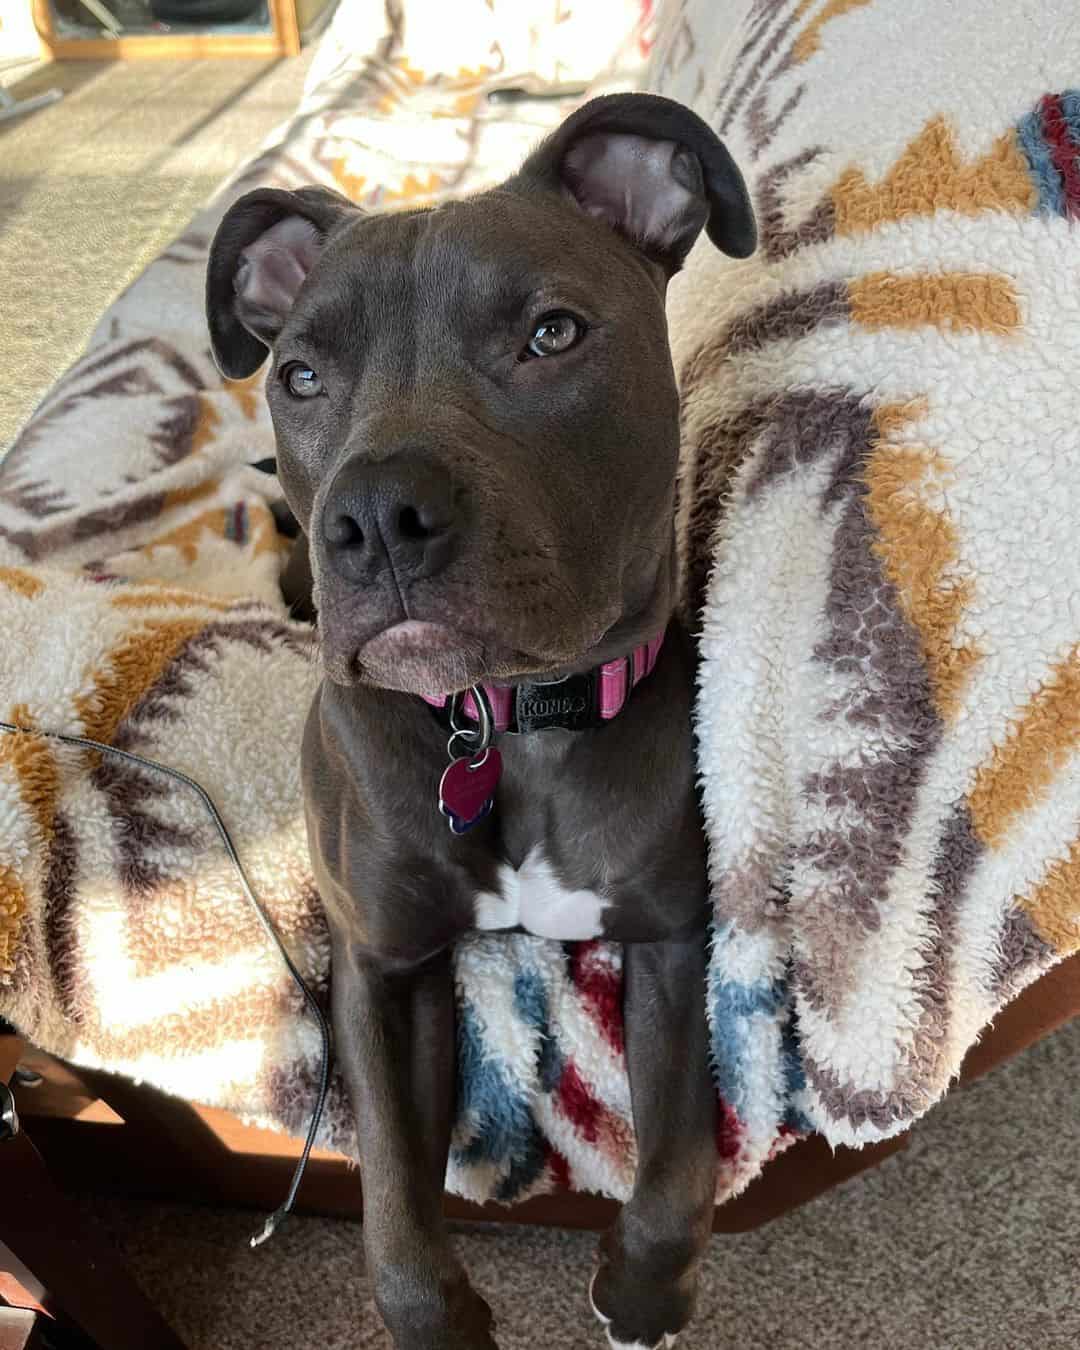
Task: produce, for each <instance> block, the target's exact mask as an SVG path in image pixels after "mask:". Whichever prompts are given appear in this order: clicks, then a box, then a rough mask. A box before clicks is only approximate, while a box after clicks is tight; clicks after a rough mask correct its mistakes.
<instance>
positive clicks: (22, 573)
mask: <svg viewBox="0 0 1080 1350" xmlns="http://www.w3.org/2000/svg"><path fill="white" fill-rule="evenodd" d="M0 586H3V587H5V588H6V589H7V590H9V591H14V592H15V593H16V595H22V596H25V597H26V599H27V600H33V599H34V598H35V597H36V596H39V595H40V594H41V593H42V591H43V590H44V589H45V583H44V582H43V581H42V580H41V578H40V577H36V576H34V574H33V572H27V571H26V570H25V569H24V568H22V567H0Z"/></svg>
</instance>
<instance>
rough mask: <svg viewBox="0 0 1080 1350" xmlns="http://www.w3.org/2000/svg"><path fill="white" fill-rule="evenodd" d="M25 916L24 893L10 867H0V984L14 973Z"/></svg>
mask: <svg viewBox="0 0 1080 1350" xmlns="http://www.w3.org/2000/svg"><path fill="white" fill-rule="evenodd" d="M25 916H26V892H25V891H24V890H23V888H22V883H21V882H20V881H19V878H18V876H17V875H16V874H15V873H14V872H13V871H12V870H11V868H10V867H5V866H3V865H0V983H3V982H4V978H5V976H9V975H13V974H14V973H15V953H16V951H17V950H18V945H19V937H20V934H21V933H22V926H23V919H24V918H25Z"/></svg>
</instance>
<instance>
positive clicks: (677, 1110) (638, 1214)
mask: <svg viewBox="0 0 1080 1350" xmlns="http://www.w3.org/2000/svg"><path fill="white" fill-rule="evenodd" d="M624 952H625V956H624V967H623V968H624V978H625V987H624V993H623V1016H624V1022H625V1027H626V1062H627V1069H628V1071H629V1076H630V1097H631V1103H632V1105H633V1112H634V1130H635V1133H636V1135H637V1145H638V1167H637V1175H636V1177H635V1180H634V1191H633V1194H632V1195H631V1197H630V1199H629V1200H628V1201H627V1203H626V1204H625V1205H624V1206H623V1208H622V1210H621V1212H620V1214H619V1217H618V1219H617V1220H616V1222H615V1225H614V1227H613V1228H612V1229H611V1231H610V1232H608V1233H607V1234H605V1236H604V1238H603V1239H602V1240H601V1247H600V1255H601V1264H600V1268H599V1270H598V1271H597V1273H596V1277H595V1279H594V1281H593V1289H592V1298H593V1306H594V1308H595V1309H596V1311H597V1313H598V1315H599V1316H600V1317H601V1318H602V1319H603V1320H604V1321H605V1322H607V1323H608V1324H609V1325H608V1336H609V1339H610V1340H611V1342H612V1343H613V1344H614V1345H626V1346H638V1347H644V1346H656V1345H660V1344H662V1343H664V1338H665V1337H674V1335H675V1333H676V1332H678V1331H681V1330H682V1328H683V1327H684V1326H685V1325H686V1323H687V1322H688V1321H689V1320H690V1316H691V1314H692V1312H693V1304H694V1294H695V1288H696V1284H697V1272H698V1265H699V1263H700V1260H701V1257H702V1255H703V1253H704V1251H705V1248H706V1245H707V1244H708V1241H709V1236H710V1233H711V1231H712V1216H713V1204H714V1199H715V1193H716V1110H717V1105H716V1094H715V1089H714V1088H713V1084H712V1075H711V1073H710V1069H709V1059H708V1024H707V1021H706V1017H705V987H706V986H705V979H706V965H707V952H706V938H705V934H704V933H701V934H699V935H696V936H695V937H693V938H691V939H690V940H689V941H683V942H656V943H634V944H627V945H626V946H625V948H624ZM668 1343H670V1342H668Z"/></svg>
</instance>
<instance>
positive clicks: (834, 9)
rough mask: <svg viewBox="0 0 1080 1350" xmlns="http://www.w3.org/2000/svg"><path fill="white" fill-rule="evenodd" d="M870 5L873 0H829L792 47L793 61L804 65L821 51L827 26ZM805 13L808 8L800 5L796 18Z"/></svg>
mask: <svg viewBox="0 0 1080 1350" xmlns="http://www.w3.org/2000/svg"><path fill="white" fill-rule="evenodd" d="M870 3H871V0H829V2H828V4H827V5H826V6H825V8H824V9H823V10H821V12H820V13H819V14H815V15H814V17H813V18H812V19H811V20H810V22H809V23H808V24H807V25H806V27H805V28H804V29H803V30H802V32H801V33H800V34H799V36H798V37H797V38H796V39H795V41H794V43H793V44H792V47H791V59H792V60H793V61H794V62H795V64H796V65H797V66H798V65H802V63H803V62H804V61H809V60H810V58H811V57H812V56H813V55H814V53H815V52H817V51H820V49H821V34H822V32H823V31H824V29H825V27H826V25H827V24H830V23H832V21H833V19H839V18H841V17H842V16H843V15H844V14H850V13H851V11H852V10H855V9H862V8H863V7H864V6H865V5H868V4H870ZM805 12H806V6H805V5H800V6H799V8H798V9H797V10H796V16H798V15H800V14H803V13H805Z"/></svg>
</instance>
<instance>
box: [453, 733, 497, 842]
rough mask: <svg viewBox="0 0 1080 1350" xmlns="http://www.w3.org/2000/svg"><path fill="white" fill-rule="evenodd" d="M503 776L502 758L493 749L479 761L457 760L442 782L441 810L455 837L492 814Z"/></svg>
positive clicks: (491, 747) (492, 747)
mask: <svg viewBox="0 0 1080 1350" xmlns="http://www.w3.org/2000/svg"><path fill="white" fill-rule="evenodd" d="M501 777H502V755H500V754H499V752H498V750H496V749H495V747H494V746H489V747H488V749H487V750H485V751H484V753H483V754H482V755H481V756H480V757H479V759H476V760H468V759H455V760H454V762H453V764H448V765H447V767H446V771H445V772H444V773H443V776H442V778H441V779H440V780H439V810H440V811H441V812H442V813H443V815H444V816H445V817H446V819H447V820H448V821H449V822H450V828H451V829H452V830H453V832H454V833H455V834H464V833H465V831H466V830H471V829H472V827H473V826H474V825H479V823H480V822H481V821H482V820H483V819H484V817H485V816H487V815H488V814H490V812H491V807H492V805H493V803H494V801H495V789H496V788H497V787H498V786H499V779H500V778H501Z"/></svg>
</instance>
